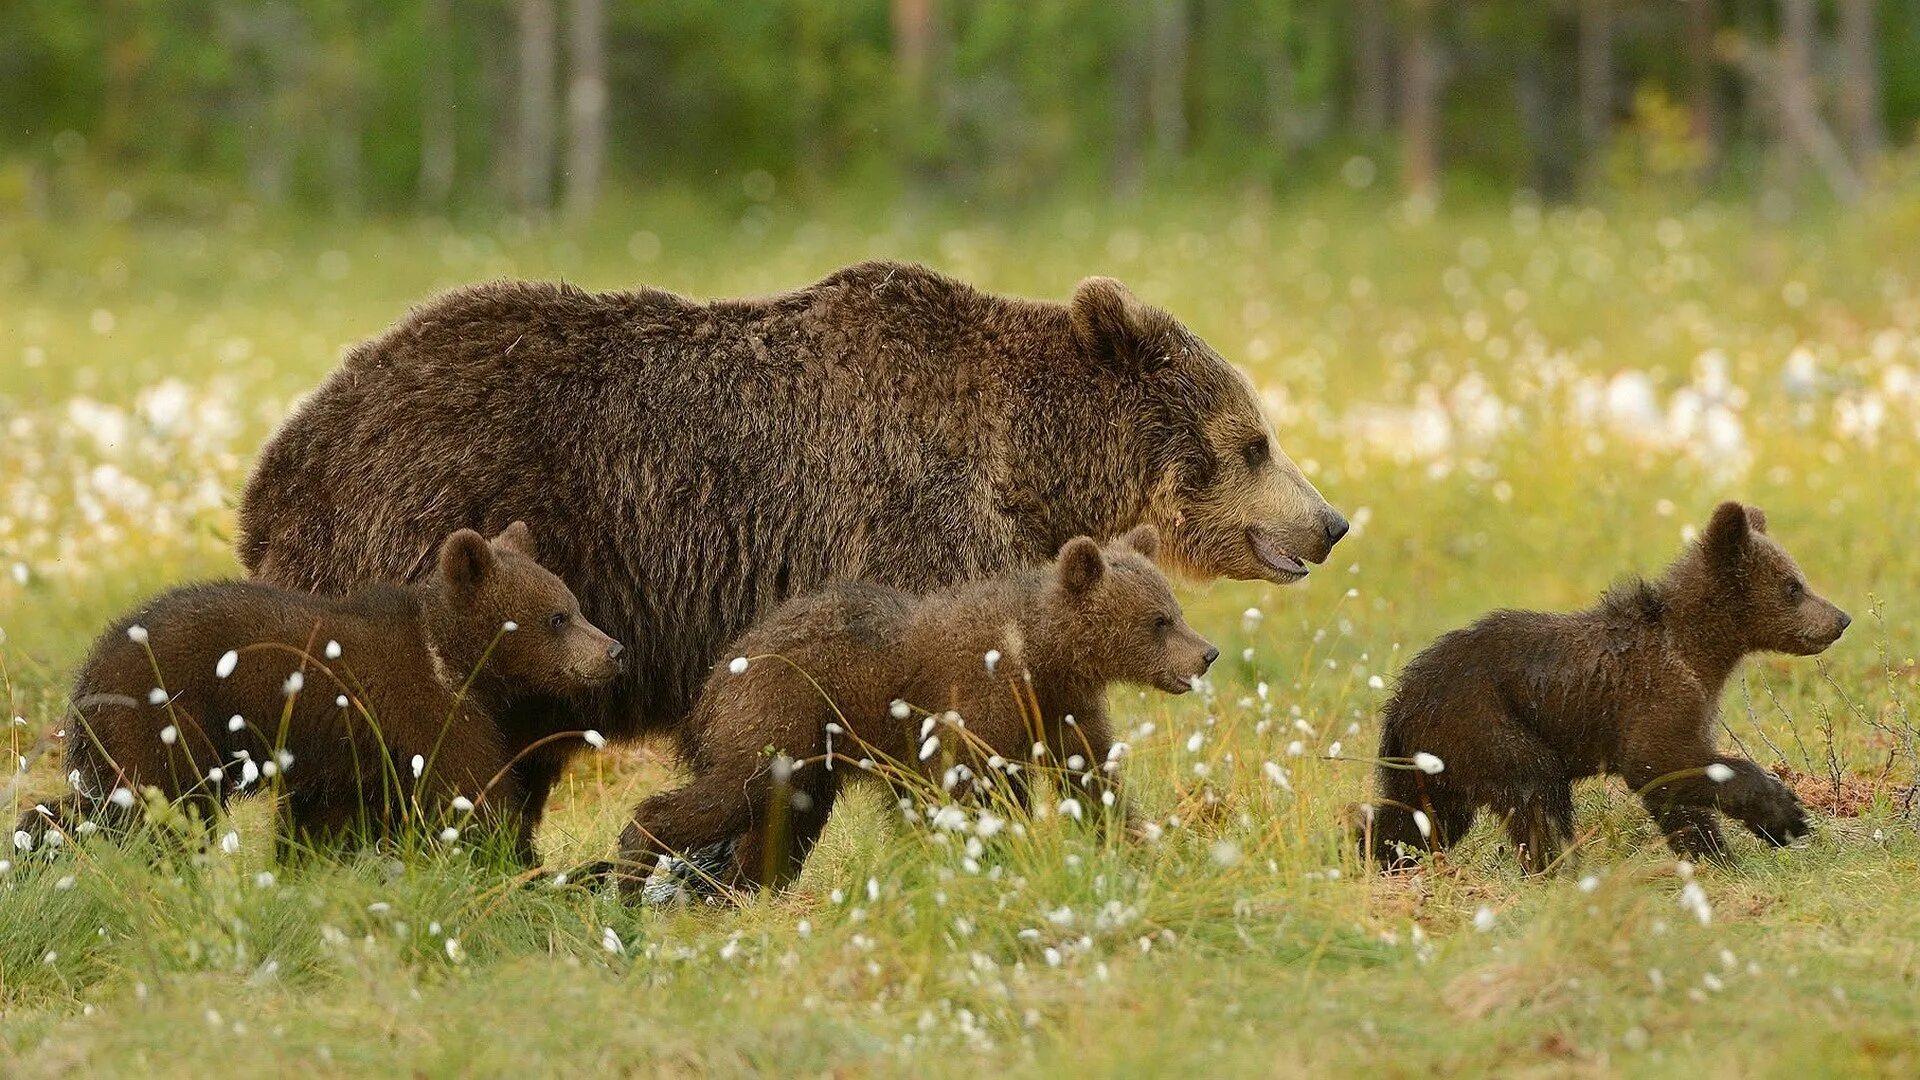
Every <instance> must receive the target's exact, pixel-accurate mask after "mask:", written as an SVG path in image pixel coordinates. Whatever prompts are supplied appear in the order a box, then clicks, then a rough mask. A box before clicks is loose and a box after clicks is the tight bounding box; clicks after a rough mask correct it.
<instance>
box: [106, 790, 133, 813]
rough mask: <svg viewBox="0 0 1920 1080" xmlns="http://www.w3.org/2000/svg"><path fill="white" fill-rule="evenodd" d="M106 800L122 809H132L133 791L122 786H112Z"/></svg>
mask: <svg viewBox="0 0 1920 1080" xmlns="http://www.w3.org/2000/svg"><path fill="white" fill-rule="evenodd" d="M107 801H108V802H110V803H112V804H113V805H115V806H117V807H119V808H120V809H122V810H131V809H133V792H132V791H130V790H128V789H127V788H123V787H117V788H114V789H113V794H111V795H109V796H107Z"/></svg>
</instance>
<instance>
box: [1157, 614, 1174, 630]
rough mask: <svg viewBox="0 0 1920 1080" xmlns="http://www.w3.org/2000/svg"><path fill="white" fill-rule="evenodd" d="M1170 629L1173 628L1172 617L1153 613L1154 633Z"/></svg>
mask: <svg viewBox="0 0 1920 1080" xmlns="http://www.w3.org/2000/svg"><path fill="white" fill-rule="evenodd" d="M1171 629H1173V620H1172V619H1170V618H1168V617H1167V616H1165V615H1155V616H1154V617H1153V632H1154V633H1156V634H1164V633H1166V632H1167V631H1169V630H1171Z"/></svg>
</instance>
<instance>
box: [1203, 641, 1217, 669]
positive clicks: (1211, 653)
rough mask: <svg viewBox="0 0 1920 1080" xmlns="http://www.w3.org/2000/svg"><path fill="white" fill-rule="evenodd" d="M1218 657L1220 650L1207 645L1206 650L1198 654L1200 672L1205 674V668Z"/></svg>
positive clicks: (1211, 664)
mask: <svg viewBox="0 0 1920 1080" xmlns="http://www.w3.org/2000/svg"><path fill="white" fill-rule="evenodd" d="M1218 659H1220V650H1219V649H1216V648H1214V647H1213V646H1211V645H1209V646H1207V651H1206V652H1204V653H1201V654H1200V673H1201V674H1202V675H1204V674H1206V672H1207V669H1208V668H1210V667H1212V666H1213V662H1214V661H1215V660H1218Z"/></svg>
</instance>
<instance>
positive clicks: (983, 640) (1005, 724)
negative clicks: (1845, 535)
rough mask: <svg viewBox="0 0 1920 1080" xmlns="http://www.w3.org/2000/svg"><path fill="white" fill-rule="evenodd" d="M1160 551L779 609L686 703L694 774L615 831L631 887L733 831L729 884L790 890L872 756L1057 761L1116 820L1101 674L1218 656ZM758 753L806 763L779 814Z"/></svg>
mask: <svg viewBox="0 0 1920 1080" xmlns="http://www.w3.org/2000/svg"><path fill="white" fill-rule="evenodd" d="M1156 546H1157V535H1156V533H1155V532H1154V530H1153V528H1152V527H1151V526H1142V527H1140V528H1138V529H1135V530H1134V531H1133V532H1131V533H1129V534H1128V535H1127V536H1126V537H1124V538H1122V539H1120V540H1117V541H1115V542H1113V543H1111V544H1109V545H1107V546H1106V547H1105V548H1104V549H1103V548H1102V547H1101V546H1100V545H1098V544H1096V543H1095V542H1094V541H1093V540H1090V539H1088V538H1086V537H1079V538H1076V539H1074V540H1070V541H1068V542H1067V544H1066V545H1065V546H1064V547H1063V548H1062V549H1061V551H1060V557H1059V560H1058V561H1057V563H1056V564H1055V565H1054V566H1051V567H1046V566H1042V567H1038V568H1035V569H1032V570H1027V571H1024V572H1021V573H1017V574H1014V575H1011V576H1008V577H1001V578H991V579H984V580H978V581H974V582H970V583H968V584H964V585H960V586H956V587H953V588H950V589H947V590H945V591H942V592H936V593H932V594H930V595H928V596H925V597H917V596H914V595H912V594H910V593H905V592H901V591H899V590H896V589H888V588H882V587H879V586H875V585H866V584H843V585H837V586H833V587H831V588H828V589H825V590H823V591H821V592H817V593H814V594H812V595H810V596H806V597H802V598H800V599H797V600H793V601H790V602H789V603H787V604H785V605H783V606H781V607H780V608H778V609H776V610H775V611H774V613H773V614H772V615H771V616H769V617H768V618H767V619H766V620H765V621H764V622H762V623H761V624H760V625H758V626H756V627H755V628H753V629H752V630H749V631H748V632H747V633H746V634H745V635H744V636H743V637H741V638H740V639H739V640H738V641H736V642H735V643H734V645H733V646H732V648H731V649H730V650H729V652H728V653H727V655H728V656H730V657H734V658H735V659H732V660H727V661H722V662H721V664H719V665H718V666H717V667H716V669H715V671H714V673H713V675H712V676H711V677H710V678H709V679H708V681H707V685H706V689H705V690H704V691H702V693H701V695H700V698H699V701H698V702H697V704H696V705H695V707H694V712H693V717H692V722H693V725H694V726H693V732H694V739H693V743H692V744H693V746H694V747H695V751H694V759H693V778H692V780H690V781H689V782H688V783H687V784H686V786H684V787H681V788H678V789H676V790H673V791H667V792H663V793H661V794H658V795H655V796H653V797H652V798H649V799H647V800H646V801H645V802H643V803H641V804H640V807H639V809H638V810H636V811H635V812H634V820H633V822H632V824H630V825H628V826H627V829H626V832H625V833H624V834H623V835H622V836H621V839H620V854H621V860H622V862H623V864H624V865H625V867H626V869H627V870H628V871H629V872H630V876H629V877H628V878H627V879H626V884H627V885H628V887H629V888H631V887H636V886H638V885H639V884H640V883H641V881H642V879H644V877H645V876H646V874H647V872H648V871H650V870H651V869H652V868H653V867H654V866H655V865H656V863H657V861H658V860H660V859H661V858H662V857H664V856H667V855H669V854H670V853H680V852H687V851H692V850H694V849H699V848H704V847H706V846H707V845H710V844H713V843H715V842H719V841H724V840H727V839H729V838H732V837H735V836H740V835H741V834H743V833H744V834H745V838H744V839H743V840H742V841H741V843H740V845H739V848H738V851H737V853H736V855H735V858H734V862H733V867H732V873H733V880H731V881H728V882H726V884H729V885H734V886H746V887H753V886H758V885H762V884H766V885H774V886H778V885H780V884H783V883H784V882H786V881H788V880H790V879H791V878H792V877H793V875H795V874H797V873H798V872H799V870H800V867H801V864H802V863H803V862H804V861H805V859H806V857H807V853H808V852H809V851H810V850H811V848H812V847H813V844H814V841H815V840H817V839H818V838H819V836H820V831H821V829H822V828H823V827H824V826H825V825H826V821H827V815H828V813H829V811H831V810H832V808H833V802H834V798H835V796H836V795H837V794H838V792H839V789H840V785H841V784H842V783H843V782H845V781H847V780H849V779H853V778H855V777H860V776H863V775H867V773H868V770H867V769H864V768H862V767H861V766H862V764H867V765H868V766H869V768H870V767H871V763H873V762H880V763H883V764H885V765H888V766H891V767H893V768H898V769H903V770H913V771H918V772H920V773H923V774H925V775H927V776H929V777H932V778H937V779H938V780H940V781H942V782H945V784H946V786H947V787H949V788H950V789H951V790H954V792H955V793H956V794H957V795H964V794H967V793H968V792H970V791H972V790H973V789H974V788H975V787H977V786H979V785H982V784H986V783H1000V782H1003V779H1002V778H1004V782H1005V783H1007V784H1008V785H1009V787H1010V788H1011V790H1012V792H1013V794H1014V795H1015V796H1016V797H1022V796H1024V794H1025V792H1026V781H1027V780H1028V778H1029V774H1030V772H1031V771H1032V770H1033V769H1035V768H1048V767H1053V768H1058V769H1064V770H1065V771H1066V774H1067V777H1068V780H1069V782H1070V783H1073V784H1075V785H1076V786H1080V787H1082V788H1084V789H1085V790H1086V791H1087V792H1088V793H1089V795H1090V796H1091V797H1093V798H1095V799H1098V800H1100V801H1101V802H1105V803H1107V804H1109V805H1112V806H1113V807H1114V810H1115V812H1117V813H1120V814H1124V813H1125V811H1124V808H1122V807H1120V806H1118V805H1116V804H1117V803H1118V794H1119V793H1118V785H1117V782H1116V779H1115V777H1114V772H1115V771H1116V766H1117V760H1116V755H1114V753H1113V746H1114V743H1113V736H1112V733H1111V731H1110V729H1109V727H1108V722H1107V710H1106V702H1105V693H1106V688H1107V685H1108V684H1109V683H1113V682H1126V683H1134V684H1139V685H1143V686H1153V687H1157V688H1159V689H1161V690H1164V691H1166V692H1168V693H1173V694H1178V693H1184V692H1185V691H1186V690H1188V689H1189V688H1190V687H1191V685H1192V680H1193V679H1194V678H1196V677H1198V676H1200V675H1203V674H1205V673H1206V670H1207V667H1208V666H1209V665H1210V664H1211V663H1212V662H1213V660H1214V658H1215V657H1216V656H1218V655H1219V651H1218V650H1216V649H1215V648H1214V647H1213V646H1211V645H1209V644H1208V643H1207V641H1206V639H1204V638H1202V637H1201V636H1200V635H1199V634H1196V633H1194V631H1193V630H1192V629H1191V628H1189V627H1188V626H1187V624H1186V621H1185V620H1184V619H1183V618H1182V616H1181V612H1180V606H1179V604H1178V603H1177V602H1176V601H1175V600H1174V598H1173V593H1172V591H1171V590H1170V589H1168V587H1167V580H1166V578H1165V577H1163V576H1162V575H1161V573H1160V571H1159V570H1158V569H1157V568H1155V566H1154V564H1153V562H1152V558H1153V555H1154V551H1155V548H1156ZM1036 743H1038V744H1041V745H1040V746H1039V747H1036ZM769 751H775V752H780V753H784V754H785V755H787V756H788V757H789V758H791V759H793V760H794V761H795V762H798V767H797V768H795V769H793V771H792V772H791V774H790V775H788V776H787V781H788V783H790V784H791V791H792V796H793V797H792V798H791V803H790V805H792V807H793V810H792V813H791V814H790V815H787V814H785V813H784V808H783V807H779V806H774V805H773V798H772V796H773V795H774V793H775V792H776V790H777V788H776V780H775V776H774V772H775V765H774V763H773V762H772V761H771V760H770V754H769ZM1036 763H1038V764H1036ZM780 768H781V771H782V772H783V773H784V772H785V769H784V765H782V766H781V767H780ZM875 771H876V772H880V773H884V772H885V771H887V770H885V769H879V770H875ZM1096 810H1098V808H1097V807H1096ZM776 819H778V820H776ZM770 846H771V848H772V850H769V847H770Z"/></svg>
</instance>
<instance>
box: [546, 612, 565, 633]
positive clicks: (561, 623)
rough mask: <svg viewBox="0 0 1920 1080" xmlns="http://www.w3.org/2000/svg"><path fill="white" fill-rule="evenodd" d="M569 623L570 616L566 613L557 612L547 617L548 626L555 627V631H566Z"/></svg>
mask: <svg viewBox="0 0 1920 1080" xmlns="http://www.w3.org/2000/svg"><path fill="white" fill-rule="evenodd" d="M568 621H569V616H568V615H567V613H566V612H564V611H556V612H554V613H553V614H551V615H549V616H547V625H548V626H551V627H553V628H554V629H555V630H565V629H566V628H567V623H568Z"/></svg>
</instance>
